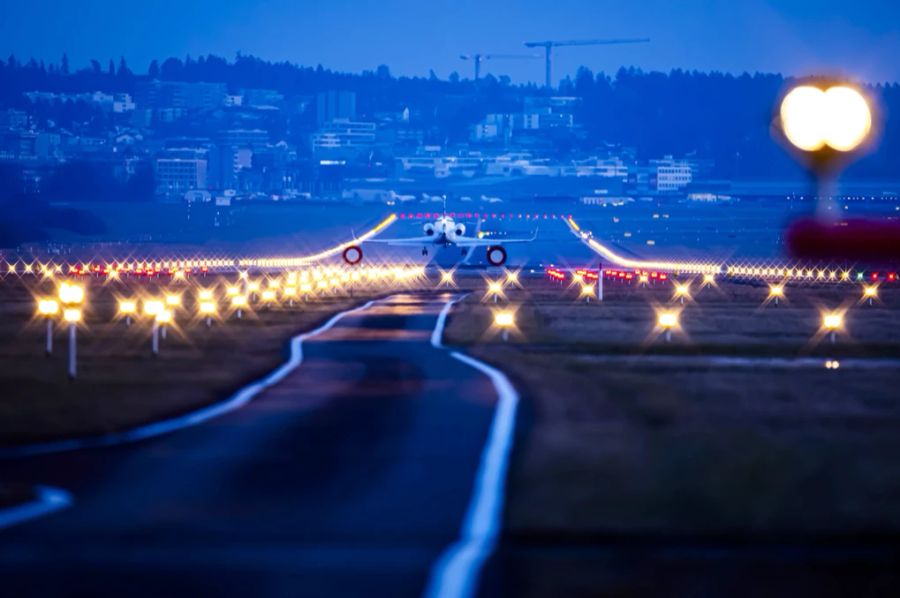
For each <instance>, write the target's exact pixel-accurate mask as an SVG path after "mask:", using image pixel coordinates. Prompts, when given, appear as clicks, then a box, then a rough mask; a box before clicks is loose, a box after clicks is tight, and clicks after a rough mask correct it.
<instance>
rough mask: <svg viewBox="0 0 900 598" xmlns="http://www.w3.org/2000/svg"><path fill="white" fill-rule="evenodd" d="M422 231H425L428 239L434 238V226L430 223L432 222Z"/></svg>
mask: <svg viewBox="0 0 900 598" xmlns="http://www.w3.org/2000/svg"><path fill="white" fill-rule="evenodd" d="M422 230H423V231H425V236H426V237H432V236H434V225H433V224H432V223H430V222H429V223H427V224H426V225H425V226H423V227H422Z"/></svg>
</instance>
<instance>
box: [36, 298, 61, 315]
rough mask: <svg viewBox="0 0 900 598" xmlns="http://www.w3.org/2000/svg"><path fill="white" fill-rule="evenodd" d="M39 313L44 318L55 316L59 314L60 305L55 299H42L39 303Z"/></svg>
mask: <svg viewBox="0 0 900 598" xmlns="http://www.w3.org/2000/svg"><path fill="white" fill-rule="evenodd" d="M38 313H39V314H40V315H42V316H54V315H56V314H58V313H59V303H57V302H56V300H55V299H41V300H39V301H38Z"/></svg>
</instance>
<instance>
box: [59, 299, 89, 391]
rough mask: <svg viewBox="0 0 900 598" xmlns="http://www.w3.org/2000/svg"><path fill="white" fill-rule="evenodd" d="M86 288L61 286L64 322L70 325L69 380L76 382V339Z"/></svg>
mask: <svg viewBox="0 0 900 598" xmlns="http://www.w3.org/2000/svg"><path fill="white" fill-rule="evenodd" d="M84 295H85V293H84V287H82V286H81V285H77V284H69V283H67V282H64V283H62V284H61V285H59V291H58V296H59V301H60V303H62V304H63V305H64V306H66V307H65V309H64V310H63V320H64V321H65V322H66V323H67V324H68V325H69V370H68V371H69V379H70V380H74V379H75V375H76V373H77V359H78V356H77V355H76V351H77V348H76V346H75V345H76V338H75V333H76V329H77V327H78V322H79V321H81V304H82V303H84Z"/></svg>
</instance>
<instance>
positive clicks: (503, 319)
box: [494, 309, 516, 343]
mask: <svg viewBox="0 0 900 598" xmlns="http://www.w3.org/2000/svg"><path fill="white" fill-rule="evenodd" d="M515 325H516V315H515V313H513V312H512V311H510V310H506V309H504V310H501V311H497V312H494V326H497V327H498V328H499V329H500V337H501V338H502V339H503V342H504V343H505V342H507V341H509V329H510V328H512V327H513V326H515Z"/></svg>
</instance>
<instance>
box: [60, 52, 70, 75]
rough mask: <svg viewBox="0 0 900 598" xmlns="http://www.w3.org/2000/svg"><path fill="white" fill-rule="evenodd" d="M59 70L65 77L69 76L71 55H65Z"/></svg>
mask: <svg viewBox="0 0 900 598" xmlns="http://www.w3.org/2000/svg"><path fill="white" fill-rule="evenodd" d="M59 70H60V72H61V73H62V74H63V75H68V74H69V55H68V54H65V53H63V55H62V60H61V61H60V63H59Z"/></svg>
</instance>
